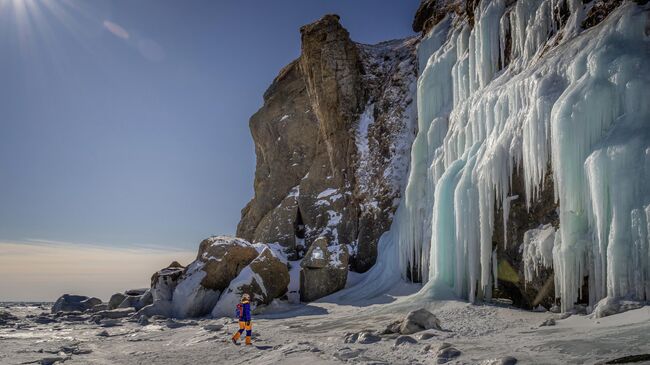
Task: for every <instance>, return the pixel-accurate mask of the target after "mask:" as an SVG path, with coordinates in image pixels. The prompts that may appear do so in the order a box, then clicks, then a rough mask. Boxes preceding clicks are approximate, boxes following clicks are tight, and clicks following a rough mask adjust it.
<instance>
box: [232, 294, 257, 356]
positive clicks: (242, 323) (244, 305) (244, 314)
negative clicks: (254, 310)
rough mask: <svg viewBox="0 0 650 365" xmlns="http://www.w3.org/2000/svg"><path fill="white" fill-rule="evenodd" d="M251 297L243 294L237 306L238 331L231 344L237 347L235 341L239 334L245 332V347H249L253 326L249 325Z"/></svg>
mask: <svg viewBox="0 0 650 365" xmlns="http://www.w3.org/2000/svg"><path fill="white" fill-rule="evenodd" d="M250 300H251V297H250V295H248V294H244V295H242V297H241V303H239V304H237V312H236V313H237V317H239V331H237V332H236V333H235V334H234V335H233V336H232V343H234V344H235V345H237V344H238V343H237V340H239V337H241V334H242V333H243V332H244V329H245V330H246V345H251V344H252V343H251V333H252V332H253V330H252V328H253V325H252V323H251V305H250Z"/></svg>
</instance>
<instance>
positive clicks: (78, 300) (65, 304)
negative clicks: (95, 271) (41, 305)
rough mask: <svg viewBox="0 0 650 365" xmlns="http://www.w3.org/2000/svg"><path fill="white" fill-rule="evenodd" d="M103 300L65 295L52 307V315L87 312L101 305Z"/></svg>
mask: <svg viewBox="0 0 650 365" xmlns="http://www.w3.org/2000/svg"><path fill="white" fill-rule="evenodd" d="M101 303H102V301H101V299H98V298H93V297H87V296H84V295H72V294H63V295H62V296H61V297H59V299H57V300H56V302H55V303H54V305H53V306H52V313H58V312H85V311H87V310H90V309H92V308H93V307H94V306H96V305H98V304H101Z"/></svg>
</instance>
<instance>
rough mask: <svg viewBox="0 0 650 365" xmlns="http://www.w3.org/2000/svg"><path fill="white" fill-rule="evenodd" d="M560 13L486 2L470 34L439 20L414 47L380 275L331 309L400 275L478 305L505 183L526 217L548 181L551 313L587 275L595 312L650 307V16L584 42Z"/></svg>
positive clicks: (634, 17)
mask: <svg viewBox="0 0 650 365" xmlns="http://www.w3.org/2000/svg"><path fill="white" fill-rule="evenodd" d="M560 3H563V1H558V0H519V1H517V2H516V3H515V4H514V5H511V6H509V7H507V6H506V2H505V0H493V1H487V0H483V1H481V3H480V4H479V6H478V8H477V9H476V12H475V13H476V15H475V24H474V26H473V27H470V26H469V25H468V24H467V22H466V21H463V20H462V19H461V18H458V17H457V16H456V15H448V16H447V18H445V19H444V20H443V21H441V22H440V23H438V24H437V25H436V26H435V27H434V28H433V29H432V30H431V31H430V32H429V34H428V35H426V36H425V37H424V38H423V39H422V41H421V44H420V45H419V49H418V52H419V54H418V58H419V60H420V65H421V68H420V76H419V79H418V87H417V103H418V126H419V132H418V135H417V137H416V139H415V142H414V144H413V148H412V155H411V167H410V172H409V174H410V175H409V180H408V184H407V187H406V190H405V192H404V195H403V199H402V202H401V204H400V206H399V208H398V211H397V213H396V215H395V219H394V221H393V224H392V227H391V230H390V231H389V232H387V233H386V234H384V236H383V237H382V238H381V240H380V243H379V259H378V262H377V264H376V265H375V267H374V268H373V269H372V270H371V271H370V272H369V273H368V275H367V276H366V279H365V281H363V282H362V283H361V284H360V285H358V286H357V287H356V288H355V290H353V291H347V292H343V293H341V296H343V297H349V298H351V297H353V296H356V297H368V296H372V295H377V294H380V293H382V292H384V291H386V290H387V289H388V288H390V287H391V286H392V285H395V284H396V283H397V282H398V281H399V280H403V278H405V277H406V274H407V272H409V271H410V277H414V276H418V275H419V276H420V277H422V278H423V279H424V281H426V284H425V285H424V287H423V289H422V290H421V291H420V293H419V294H418V295H419V296H421V297H425V298H437V297H438V296H439V295H441V293H443V292H444V291H445V290H447V291H449V290H451V291H452V292H454V293H455V295H457V296H459V297H463V298H467V299H469V300H470V301H474V300H476V299H478V298H489V297H490V295H491V293H492V288H493V285H494V284H495V277H494V276H495V274H494V272H495V270H494V267H495V265H496V262H495V258H494V255H495V251H494V248H493V243H492V234H493V231H494V230H495V229H499V227H503V226H506V225H507V221H504V222H498V223H497V222H495V217H494V215H495V211H496V210H497V209H498V208H499V207H505V208H507V206H508V204H509V200H508V199H509V192H510V184H511V179H512V176H513V173H514V172H515V171H520V172H521V173H523V177H524V181H525V191H526V196H525V197H520V199H525V200H526V202H527V203H528V204H529V205H530V203H531V202H532V201H534V200H535V199H537V198H539V187H540V186H541V184H542V183H543V179H544V176H545V175H546V173H547V170H548V169H549V168H551V169H552V174H553V178H554V184H555V199H556V200H557V201H558V202H559V216H560V228H559V230H558V232H557V234H556V236H557V237H556V239H555V241H556V244H555V247H554V249H553V268H554V272H555V287H556V295H557V296H558V297H560V298H561V302H562V309H563V310H567V309H570V308H571V307H572V306H573V305H574V303H575V302H576V300H577V299H578V297H579V295H580V292H579V291H580V288H581V286H582V283H583V280H584V279H583V278H584V277H586V276H588V278H589V282H588V285H589V302H590V304H592V305H593V304H595V303H596V302H597V301H598V300H599V299H601V298H603V297H606V296H614V297H627V298H632V299H638V300H647V299H649V298H650V235H649V232H650V99H649V98H648V93H649V92H650V38H649V36H648V32H649V29H650V15H649V14H650V11H649V9H650V4H649V5H644V6H641V5H637V4H635V3H632V2H626V3H624V5H622V6H620V7H619V8H618V9H617V10H615V11H614V12H613V13H612V14H610V15H609V16H608V17H607V18H606V19H605V20H604V21H603V22H602V23H600V24H598V25H597V26H595V27H593V28H590V29H588V30H582V29H581V27H580V24H581V22H582V20H583V19H584V17H585V16H586V13H587V10H588V9H586V8H585V7H588V6H589V5H583V4H582V2H581V1H580V0H568V1H567V4H568V11H569V13H570V15H569V14H567V15H568V17H567V18H565V19H563V20H562V21H560V20H559V18H560V16H559V15H558V14H559V13H560V11H559V10H558V11H556V10H557V9H556V7H558V6H559V4H560ZM507 42H510V43H509V47H508V48H509V52H510V56H509V60H510V61H509V63H508V64H507V65H506V58H507V55H506V54H505V51H506V50H505V48H506V46H505V45H506V43H507ZM504 217H505V218H504V219H507V214H506V215H504Z"/></svg>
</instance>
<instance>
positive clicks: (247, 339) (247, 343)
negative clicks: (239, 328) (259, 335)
mask: <svg viewBox="0 0 650 365" xmlns="http://www.w3.org/2000/svg"><path fill="white" fill-rule="evenodd" d="M252 344H253V343H252V342H251V336H246V346H250V345H252Z"/></svg>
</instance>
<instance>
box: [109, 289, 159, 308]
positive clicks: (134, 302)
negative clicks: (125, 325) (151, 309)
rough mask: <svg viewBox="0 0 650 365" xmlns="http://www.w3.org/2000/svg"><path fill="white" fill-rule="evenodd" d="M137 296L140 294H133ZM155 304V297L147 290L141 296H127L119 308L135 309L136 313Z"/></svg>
mask: <svg viewBox="0 0 650 365" xmlns="http://www.w3.org/2000/svg"><path fill="white" fill-rule="evenodd" d="M131 293H132V294H137V293H139V292H131ZM150 304H153V296H152V294H151V291H150V290H149V289H147V290H146V291H144V292H143V293H142V294H139V295H127V296H126V298H124V300H123V301H122V303H120V305H118V306H117V307H118V308H134V309H135V310H136V311H137V310H140V309H142V308H143V307H146V306H148V305H150Z"/></svg>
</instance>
